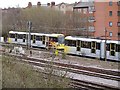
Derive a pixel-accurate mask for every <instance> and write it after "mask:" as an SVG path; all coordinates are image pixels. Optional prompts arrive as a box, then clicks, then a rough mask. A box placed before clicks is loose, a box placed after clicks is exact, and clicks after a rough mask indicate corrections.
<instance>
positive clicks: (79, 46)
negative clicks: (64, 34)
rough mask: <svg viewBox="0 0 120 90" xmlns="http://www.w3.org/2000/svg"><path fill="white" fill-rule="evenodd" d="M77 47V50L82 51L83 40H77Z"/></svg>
mask: <svg viewBox="0 0 120 90" xmlns="http://www.w3.org/2000/svg"><path fill="white" fill-rule="evenodd" d="M76 48H77V49H76V50H77V51H81V41H80V40H77V41H76Z"/></svg>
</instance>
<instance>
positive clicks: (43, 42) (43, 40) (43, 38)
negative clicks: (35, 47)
mask: <svg viewBox="0 0 120 90" xmlns="http://www.w3.org/2000/svg"><path fill="white" fill-rule="evenodd" d="M42 44H44V45H45V36H42Z"/></svg>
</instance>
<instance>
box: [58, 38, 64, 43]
mask: <svg viewBox="0 0 120 90" xmlns="http://www.w3.org/2000/svg"><path fill="white" fill-rule="evenodd" d="M58 43H59V44H64V36H59V37H58Z"/></svg>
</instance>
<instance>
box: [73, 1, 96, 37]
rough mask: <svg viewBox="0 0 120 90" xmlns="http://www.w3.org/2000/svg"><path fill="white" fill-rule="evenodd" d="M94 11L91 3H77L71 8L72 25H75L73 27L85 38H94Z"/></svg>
mask: <svg viewBox="0 0 120 90" xmlns="http://www.w3.org/2000/svg"><path fill="white" fill-rule="evenodd" d="M94 11H95V9H94V3H93V2H78V3H77V4H76V5H75V6H74V7H73V14H74V23H75V27H76V28H79V33H80V35H83V36H87V37H91V36H94V35H93V34H94V32H95V27H94V22H95V18H94ZM78 15H79V17H78ZM78 18H79V19H78ZM77 24H78V25H77ZM76 25H77V26H76Z"/></svg>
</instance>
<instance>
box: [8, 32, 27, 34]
mask: <svg viewBox="0 0 120 90" xmlns="http://www.w3.org/2000/svg"><path fill="white" fill-rule="evenodd" d="M9 33H13V34H15V33H17V34H28V32H18V31H9Z"/></svg>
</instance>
